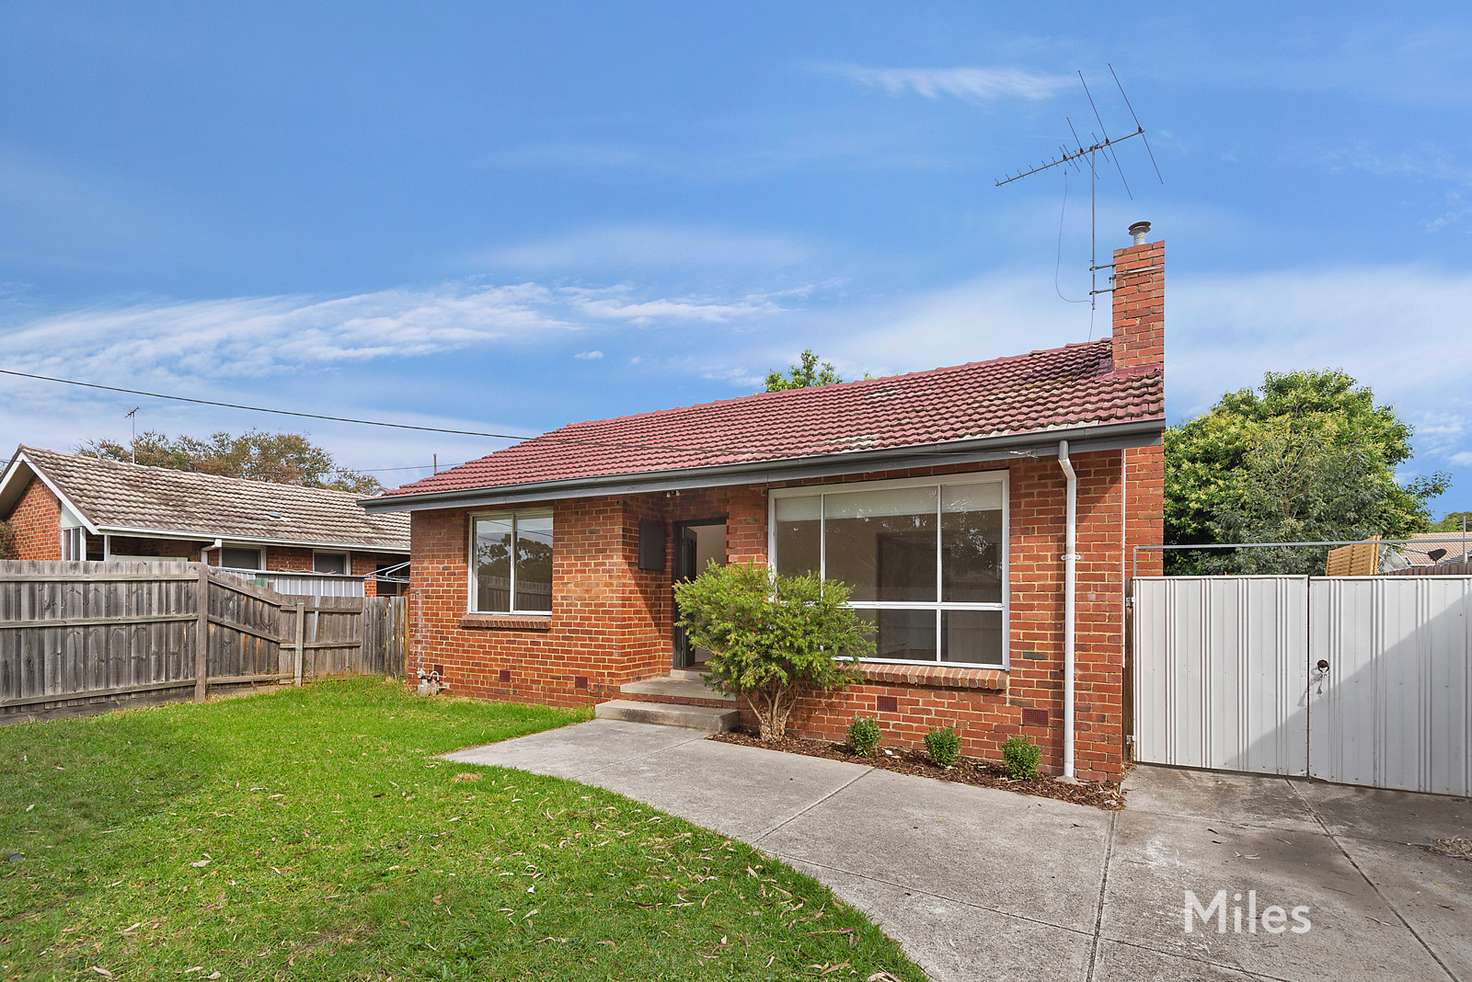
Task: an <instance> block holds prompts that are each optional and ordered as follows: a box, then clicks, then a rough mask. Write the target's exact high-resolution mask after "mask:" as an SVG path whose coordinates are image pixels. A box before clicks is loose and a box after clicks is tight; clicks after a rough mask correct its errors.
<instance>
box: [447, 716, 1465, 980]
mask: <svg viewBox="0 0 1472 982" xmlns="http://www.w3.org/2000/svg"><path fill="white" fill-rule="evenodd" d="M450 759H453V760H457V761H462V762H465V763H474V764H492V765H497V766H503V767H516V768H520V769H523V770H528V771H534V772H536V773H539V774H551V775H555V776H558V777H567V778H572V779H574V780H578V781H583V782H585V783H588V784H595V785H598V786H600V787H604V788H608V789H610V790H612V791H617V792H619V793H621V794H624V795H627V796H629V797H631V798H635V799H638V800H640V801H644V802H647V803H648V804H650V805H653V806H654V807H656V808H659V809H662V810H663V811H667V812H670V813H671V814H674V815H679V816H681V817H683V818H686V819H689V820H690V821H692V822H695V823H696V824H698V825H703V826H706V827H707V828H711V829H715V830H717V831H719V832H722V833H725V834H727V835H730V836H732V837H734V838H738V839H742V840H744V841H746V842H749V843H751V844H753V845H755V846H757V847H758V848H760V849H762V850H763V851H765V852H767V853H769V854H771V855H773V856H776V857H779V858H780V859H782V860H783V861H784V862H786V863H788V864H790V865H791V866H794V867H796V868H797V869H800V870H803V871H804V872H806V873H809V874H811V875H812V876H814V877H815V878H817V879H819V880H821V881H823V882H824V883H826V884H827V885H828V886H829V887H831V888H832V889H833V891H834V892H835V893H836V894H838V896H840V897H841V898H843V899H844V900H845V901H847V902H848V903H850V904H852V905H853V906H855V907H858V908H859V909H861V910H863V911H865V912H867V913H868V914H869V916H871V917H872V918H873V919H874V920H875V921H876V922H877V923H878V924H879V925H880V926H882V927H883V928H884V929H885V931H887V932H888V933H889V934H891V935H892V936H893V937H895V938H897V939H898V940H899V941H900V942H901V943H902V944H903V945H904V947H905V949H906V951H907V952H908V953H909V954H910V956H911V957H912V958H914V959H915V961H916V962H918V963H919V964H920V965H921V966H922V967H923V968H924V969H925V970H926V971H927V972H929V973H930V974H931V975H932V976H933V977H934V978H937V979H980V978H986V979H1027V980H1029V982H1031V980H1035V979H1038V978H1071V979H1092V980H1138V979H1152V978H1154V979H1172V980H1176V979H1213V980H1215V979H1245V978H1271V979H1293V980H1298V979H1305V980H1307V979H1323V980H1332V982H1348V980H1353V979H1361V978H1370V977H1374V978H1376V979H1406V980H1416V982H1423V980H1429V979H1457V980H1462V982H1472V927H1469V925H1472V862H1469V861H1467V860H1462V859H1454V858H1450V857H1447V856H1443V855H1439V854H1436V853H1434V852H1431V851H1429V850H1427V849H1426V848H1423V845H1422V844H1424V843H1427V842H1429V841H1430V840H1432V839H1434V838H1440V837H1449V836H1472V801H1468V800H1467V799H1454V798H1438V797H1433V796H1428V795H1414V794H1402V793H1397V792H1382V791H1366V790H1360V789H1354V788H1345V787H1339V786H1336V785H1326V784H1315V783H1309V782H1303V781H1286V780H1282V779H1278V778H1262V777H1240V776H1234V775H1221V774H1204V773H1199V772H1190V771H1175V770H1168V769H1163V768H1153V767H1140V768H1137V769H1136V770H1135V771H1134V772H1133V773H1132V774H1131V775H1130V778H1129V780H1128V782H1127V784H1126V787H1127V788H1128V789H1129V791H1130V793H1129V796H1128V806H1127V808H1126V810H1125V811H1123V812H1119V813H1116V814H1109V813H1106V812H1101V811H1098V810H1095V809H1092V808H1086V807H1083V806H1079V805H1070V804H1065V803H1063V802H1057V801H1051V800H1048V799H1043V798H1033V797H1028V796H1025V795H1019V794H1010V793H1007V792H1003V791H993V790H989V789H984V788H973V787H968V786H965V785H958V784H946V783H943V782H940V781H933V780H929V779H926V778H917V777H908V776H904V775H899V774H893V773H889V772H887V771H882V770H875V769H873V768H869V767H864V766H861V765H858V764H850V763H844V762H841V761H831V760H820V759H817V758H811V757H799V756H794V755H789V754H783V753H778V752H775V751H767V750H758V749H753V748H750V747H741V746H735V745H733V744H726V743H716V742H714V741H710V740H706V739H704V738H703V737H702V736H700V735H696V734H692V733H691V732H689V731H682V730H679V729H675V728H667V727H659V726H648V725H643V724H638V723H625V722H618V721H613V720H594V721H593V722H589V723H582V724H578V725H576V726H570V727H565V728H563V729H559V730H552V731H549V732H546V733H539V734H536V735H534V736H528V737H522V738H520V739H517V740H510V741H506V742H504V743H497V744H490V745H487V746H484V747H476V748H471V749H469V750H464V751H460V752H458V753H455V754H451V755H450ZM1187 890H1190V891H1193V892H1194V894H1195V895H1196V897H1197V899H1198V900H1199V902H1200V903H1201V905H1202V906H1203V907H1208V908H1209V907H1210V905H1211V904H1212V902H1213V899H1214V896H1215V895H1216V894H1217V891H1219V890H1225V891H1226V895H1225V896H1224V898H1223V901H1224V907H1225V908H1226V913H1225V917H1226V920H1225V923H1226V927H1227V930H1226V931H1224V932H1222V933H1218V931H1217V925H1218V921H1217V919H1216V915H1215V914H1213V915H1212V920H1211V923H1210V925H1209V926H1206V925H1203V924H1202V922H1201V919H1200V918H1196V919H1195V921H1194V923H1193V930H1192V931H1191V932H1189V933H1188V932H1187V931H1186V930H1185V913H1184V912H1185V910H1186V891H1187ZM1238 894H1240V901H1238V900H1237V898H1236V895H1238ZM1272 905H1279V906H1281V907H1282V908H1285V915H1284V916H1285V918H1288V919H1286V920H1285V927H1286V928H1289V930H1284V931H1282V932H1281V933H1272V932H1269V931H1267V930H1265V929H1264V927H1263V926H1262V925H1263V924H1266V923H1269V921H1270V920H1271V917H1272V916H1274V915H1269V916H1268V917H1266V918H1265V917H1263V916H1262V915H1263V912H1264V911H1265V910H1266V909H1267V908H1269V907H1270V906H1272ZM1300 905H1306V906H1307V907H1308V910H1307V911H1306V912H1300V914H1301V916H1302V917H1306V918H1307V920H1308V921H1309V922H1310V923H1311V925H1312V926H1311V928H1309V929H1308V930H1307V931H1305V932H1303V933H1294V932H1293V931H1292V930H1291V928H1293V927H1295V926H1301V922H1300V921H1296V920H1293V919H1291V916H1292V915H1291V909H1292V908H1294V907H1298V906H1300ZM1235 908H1240V909H1241V918H1242V922H1241V923H1242V930H1241V931H1240V932H1238V931H1235V930H1233V926H1234V924H1235V922H1236V918H1235V916H1234V913H1233V910H1234V909H1235ZM1254 910H1255V911H1256V912H1257V913H1258V914H1259V918H1258V920H1256V921H1254V920H1253V919H1252V918H1251V915H1250V911H1254ZM1249 924H1251V925H1253V926H1254V927H1255V928H1256V929H1255V931H1253V930H1249Z"/></svg>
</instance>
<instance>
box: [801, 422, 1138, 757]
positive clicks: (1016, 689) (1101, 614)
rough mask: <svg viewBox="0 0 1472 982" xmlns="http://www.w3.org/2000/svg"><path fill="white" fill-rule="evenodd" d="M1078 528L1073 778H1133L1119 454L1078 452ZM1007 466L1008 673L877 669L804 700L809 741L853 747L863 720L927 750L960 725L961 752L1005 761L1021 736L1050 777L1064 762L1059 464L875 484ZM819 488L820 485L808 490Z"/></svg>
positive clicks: (1022, 464) (894, 742)
mask: <svg viewBox="0 0 1472 982" xmlns="http://www.w3.org/2000/svg"><path fill="white" fill-rule="evenodd" d="M1073 462H1074V468H1075V470H1076V472H1077V473H1078V479H1079V486H1078V518H1077V529H1076V535H1077V545H1078V552H1079V557H1080V558H1079V561H1078V565H1077V597H1076V607H1075V611H1076V618H1077V633H1076V644H1075V659H1076V666H1075V667H1076V673H1075V702H1074V711H1075V726H1076V729H1075V733H1076V737H1075V743H1074V764H1075V772H1076V773H1077V774H1078V776H1080V777H1083V778H1105V777H1118V776H1119V775H1120V773H1121V772H1122V770H1123V740H1124V731H1123V728H1122V725H1123V716H1122V714H1123V705H1122V701H1123V696H1124V693H1123V685H1124V641H1125V638H1124V567H1123V564H1122V546H1123V542H1124V537H1123V532H1124V526H1123V520H1124V488H1123V482H1122V480H1121V478H1122V471H1123V466H1122V463H1121V454H1120V452H1119V451H1110V452H1101V453H1092V454H1076V455H1075V456H1074V457H1073ZM1001 466H1006V467H1007V470H1008V472H1009V477H1008V497H1009V501H1008V507H1009V516H1008V520H1009V527H1008V546H1009V550H1008V562H1009V573H1010V596H1009V612H1010V621H1009V624H1008V629H1009V646H1010V652H1011V663H1010V670H1009V671H1007V672H994V671H986V670H977V669H953V668H946V669H916V668H914V667H911V666H882V667H880V666H875V667H872V668H870V669H868V670H867V675H868V677H867V678H866V680H865V681H864V682H863V683H861V684H858V685H854V686H850V687H848V688H847V689H844V690H842V691H841V692H837V693H830V694H823V695H816V694H815V695H809V696H806V697H804V698H803V699H802V700H800V702H799V705H798V709H797V711H796V712H795V713H794V717H793V724H794V725H795V726H796V728H797V731H798V732H799V733H801V734H803V735H807V736H813V737H818V738H822V739H830V740H842V739H844V737H845V735H846V733H847V730H848V725H849V723H850V722H851V721H852V719H853V718H854V717H855V716H860V715H862V716H869V717H873V718H875V719H877V720H878V721H879V723H880V726H881V727H882V728H883V730H884V734H885V741H886V743H888V744H889V745H890V746H906V747H916V748H918V747H921V746H923V745H924V739H925V734H926V733H927V732H928V731H929V730H931V729H933V728H937V727H942V726H952V727H954V728H955V729H956V732H957V733H958V734H959V735H960V737H961V745H962V752H963V753H965V754H968V755H970V756H975V757H982V758H986V759H992V760H996V759H1000V756H1001V745H1002V744H1003V743H1004V742H1005V741H1006V740H1007V738H1008V737H1009V736H1013V735H1015V734H1021V735H1024V736H1026V737H1028V738H1029V739H1031V740H1033V741H1034V742H1036V743H1037V744H1038V745H1039V746H1040V747H1041V748H1042V750H1043V767H1044V769H1045V770H1046V771H1047V772H1049V773H1058V772H1059V771H1060V770H1061V768H1062V761H1063V731H1062V727H1061V723H1062V718H1063V560H1062V556H1063V544H1064V490H1065V481H1064V478H1063V472H1062V470H1061V469H1060V468H1059V466H1058V463H1057V461H1056V460H1054V459H1051V458H1049V459H1039V460H1025V461H1018V462H1015V463H1010V464H1008V465H1001V464H998V465H992V466H991V467H987V466H981V467H977V466H971V467H938V468H932V469H928V470H925V471H905V472H892V473H886V474H876V475H873V476H874V478H875V479H887V478H891V477H914V476H922V475H928V474H945V473H956V472H960V471H973V470H987V469H995V468H997V467H1001ZM804 483H814V482H804Z"/></svg>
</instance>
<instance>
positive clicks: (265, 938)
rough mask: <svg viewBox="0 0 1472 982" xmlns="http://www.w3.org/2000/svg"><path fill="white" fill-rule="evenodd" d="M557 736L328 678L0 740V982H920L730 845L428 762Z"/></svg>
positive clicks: (558, 789) (524, 723)
mask: <svg viewBox="0 0 1472 982" xmlns="http://www.w3.org/2000/svg"><path fill="white" fill-rule="evenodd" d="M577 718H580V716H579V715H578V714H575V713H567V712H561V711H557V710H552V709H547V708H542V707H528V706H512V705H505V704H488V703H475V702H469V701H462V700H454V701H452V700H446V699H436V700H428V699H422V698H418V697H415V696H411V695H409V694H406V693H405V692H403V691H402V689H401V688H400V687H399V686H397V685H395V684H392V683H385V682H381V681H376V680H354V681H345V682H321V683H317V684H315V685H312V686H309V687H307V688H304V689H300V690H294V691H289V692H285V693H281V694H275V695H269V696H259V697H253V698H243V699H233V700H228V701H224V702H219V703H211V704H208V705H204V706H194V705H179V706H171V707H167V708H162V709H147V710H138V711H130V712H122V713H114V714H111V715H106V716H98V717H93V718H89V719H72V720H63V721H56V722H49V723H32V724H22V725H17V726H10V727H4V728H0V977H4V978H24V977H32V976H46V977H51V976H53V975H73V976H85V977H88V978H93V979H96V978H108V977H118V978H122V977H145V976H152V975H159V976H168V977H173V978H181V979H212V978H226V979H229V978H271V977H286V976H291V977H320V978H385V977H394V978H424V977H428V976H433V977H435V978H441V977H447V976H448V977H466V978H470V977H474V978H515V977H518V976H524V977H531V978H579V979H581V978H588V979H593V978H597V979H603V978H627V979H641V980H642V979H650V978H697V977H698V978H728V977H729V978H738V977H739V978H751V977H792V976H818V975H823V977H826V978H854V977H857V978H863V979H868V978H870V977H873V976H876V974H878V977H879V978H884V977H885V975H884V974H880V973H893V974H894V975H895V976H897V977H900V978H913V979H919V978H922V976H921V974H920V972H919V971H918V970H917V969H916V968H915V967H914V966H913V965H911V964H910V963H909V962H908V961H907V960H905V958H904V957H903V955H902V954H901V953H900V951H899V948H898V946H897V945H896V944H895V943H894V942H893V941H891V940H889V939H888V938H886V937H885V936H884V935H883V934H882V933H880V932H879V930H878V929H877V928H875V927H874V926H873V925H872V924H870V923H869V922H868V921H867V920H865V919H864V918H863V917H862V916H861V915H859V914H858V913H856V912H855V911H853V910H851V909H849V908H847V907H845V906H843V905H841V904H839V903H837V902H836V901H835V900H834V899H833V897H832V895H831V894H829V893H828V891H827V890H826V889H825V888H823V887H822V886H820V885H819V884H817V883H816V882H814V881H813V880H810V879H808V878H807V877H805V876H802V875H799V874H798V873H796V872H794V871H792V870H790V869H787V868H786V867H783V866H780V865H778V864H774V863H773V862H771V861H770V860H767V859H765V858H764V857H762V856H760V855H759V854H758V853H756V852H755V851H753V850H752V849H750V848H748V847H746V846H744V845H741V844H739V843H734V842H731V841H729V840H727V839H725V838H723V837H722V836H719V835H717V834H715V833H713V832H708V831H705V830H702V829H698V828H696V827H694V826H692V825H690V824H688V823H686V822H683V821H680V820H678V819H675V818H671V817H670V816H667V815H663V814H660V813H659V812H656V811H654V810H652V809H650V808H647V807H644V806H642V805H640V804H637V803H635V802H631V801H628V800H627V799H624V798H621V797H619V796H617V795H614V794H611V793H608V792H605V791H601V790H597V789H593V788H589V787H586V786H584V785H580V784H575V783H572V782H569V781H562V780H557V779H553V778H544V777H537V776H534V775H530V774H524V773H520V772H517V771H510V770H502V769H497V768H478V767H470V766H465V765H459V764H452V763H450V762H447V761H443V760H438V759H435V757H434V755H435V754H438V753H442V752H444V751H447V750H451V749H454V748H457V747H462V746H466V745H469V744H475V743H484V742H488V741H492V740H501V739H506V738H508V737H513V736H518V735H521V734H525V733H531V732H534V731H537V730H543V729H547V728H549V727H552V726H557V725H560V724H563V723H567V722H570V721H572V720H574V719H577ZM732 806H733V807H739V806H740V803H739V802H732ZM217 973H218V974H217ZM824 973H826V974H824Z"/></svg>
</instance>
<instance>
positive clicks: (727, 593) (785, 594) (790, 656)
mask: <svg viewBox="0 0 1472 982" xmlns="http://www.w3.org/2000/svg"><path fill="white" fill-rule="evenodd" d="M848 597H849V589H848V587H847V586H846V585H845V584H843V583H840V582H837V581H834V580H829V581H826V582H825V581H823V580H820V579H819V578H818V576H817V574H814V573H806V574H803V575H800V576H782V575H777V574H773V573H772V572H771V571H769V570H768V569H767V567H766V566H765V565H764V564H759V563H731V564H729V565H725V566H720V565H716V564H714V563H712V564H711V565H710V566H709V567H707V568H706V570H705V572H703V573H701V574H700V575H699V576H697V577H696V578H695V579H693V580H688V581H686V582H684V583H680V584H677V585H676V586H675V599H676V600H677V601H678V604H679V609H680V626H681V627H683V628H684V629H685V633H686V635H687V636H688V637H689V638H690V643H691V644H693V645H696V646H698V647H701V648H706V649H709V651H710V657H709V658H707V659H706V665H707V666H708V668H709V669H710V675H711V679H712V680H713V681H714V682H715V683H716V685H717V686H718V687H719V688H720V689H721V690H722V691H724V692H729V693H731V694H732V695H735V696H737V697H739V698H742V699H745V700H746V702H747V705H749V706H750V707H751V709H752V712H753V713H755V714H756V718H757V725H758V728H759V730H760V735H761V738H762V739H763V740H780V739H782V737H783V736H784V735H786V732H787V720H788V717H790V716H791V715H792V710H793V708H794V707H795V706H796V704H797V698H798V696H799V695H800V694H801V692H802V691H803V690H804V689H809V690H818V691H824V690H828V689H836V688H841V687H842V686H845V685H847V684H848V683H850V682H854V681H857V680H858V678H859V670H858V666H857V665H856V664H855V663H854V661H853V659H856V658H866V657H869V656H872V655H873V654H874V642H873V640H872V639H871V638H870V636H869V634H870V630H871V629H870V627H869V625H868V624H866V623H865V622H864V621H863V620H862V619H860V617H859V615H858V614H857V613H855V611H854V610H853V609H852V608H851V607H849V606H848Z"/></svg>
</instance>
